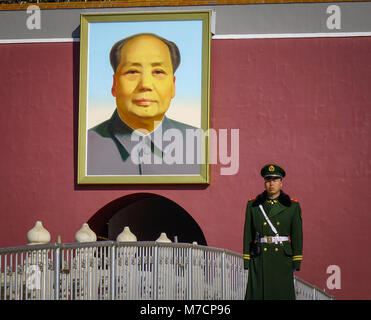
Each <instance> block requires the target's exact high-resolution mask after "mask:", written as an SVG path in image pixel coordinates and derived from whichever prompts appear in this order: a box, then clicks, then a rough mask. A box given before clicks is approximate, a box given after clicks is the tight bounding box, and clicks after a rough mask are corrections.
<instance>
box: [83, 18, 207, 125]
mask: <svg viewBox="0 0 371 320" xmlns="http://www.w3.org/2000/svg"><path fill="white" fill-rule="evenodd" d="M142 32H150V33H155V34H157V35H159V36H161V37H164V38H166V39H168V40H170V41H173V42H175V43H176V45H177V46H178V48H179V50H180V55H181V63H180V66H179V67H178V69H177V71H176V72H175V76H176V82H175V84H176V93H175V97H174V99H173V100H172V102H171V105H170V108H169V110H168V112H167V116H168V117H169V118H172V119H175V120H179V121H182V122H186V123H189V124H191V125H194V126H197V127H200V126H201V73H202V21H201V20H186V21H138V22H136V21H134V22H94V23H92V22H91V23H89V33H88V35H89V40H88V59H89V61H88V85H87V87H88V96H87V97H88V100H87V127H88V128H91V127H92V126H94V125H96V124H98V123H100V122H102V121H104V120H106V119H108V118H109V117H110V116H111V115H112V113H113V111H114V110H115V108H116V104H115V98H114V97H113V96H112V94H111V87H112V76H113V70H112V68H111V65H110V61H109V52H110V50H111V48H112V46H113V45H114V44H115V43H116V42H117V41H119V40H121V39H123V38H126V37H128V36H130V35H133V34H136V33H142Z"/></svg>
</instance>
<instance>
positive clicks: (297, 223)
mask: <svg viewBox="0 0 371 320" xmlns="http://www.w3.org/2000/svg"><path fill="white" fill-rule="evenodd" d="M295 205H296V208H295V213H294V217H293V221H292V225H291V246H292V252H293V257H292V263H293V268H294V269H295V270H297V271H299V270H300V264H301V261H302V260H303V227H302V216H301V208H300V205H299V203H296V204H295Z"/></svg>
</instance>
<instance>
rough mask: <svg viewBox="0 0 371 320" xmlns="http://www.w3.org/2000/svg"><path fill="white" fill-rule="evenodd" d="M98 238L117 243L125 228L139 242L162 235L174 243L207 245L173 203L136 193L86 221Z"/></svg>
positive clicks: (195, 228) (111, 203) (190, 219)
mask: <svg viewBox="0 0 371 320" xmlns="http://www.w3.org/2000/svg"><path fill="white" fill-rule="evenodd" d="M88 223H89V226H90V228H91V229H93V230H94V232H95V233H96V234H97V236H98V239H101V240H105V239H109V240H116V237H117V235H118V234H119V233H120V232H121V231H122V230H123V229H124V227H125V226H128V227H129V228H130V230H131V231H132V232H133V233H134V234H135V235H136V236H137V238H138V241H155V240H156V239H157V238H158V237H159V236H160V234H161V232H165V233H166V235H167V236H168V238H169V239H170V240H171V241H173V242H174V240H175V237H176V238H177V241H178V242H184V243H192V242H193V241H196V242H197V243H198V244H199V245H207V242H206V239H205V237H204V234H203V232H202V230H201V228H200V227H199V225H198V224H197V222H196V221H195V220H194V219H193V218H192V217H191V215H190V214H188V212H187V211H185V210H184V209H183V208H182V207H181V206H179V205H178V204H177V203H175V202H174V201H172V200H170V199H168V198H165V197H163V196H159V195H156V194H152V193H135V194H132V195H128V196H125V197H122V198H119V199H116V200H114V201H112V202H110V203H108V204H107V205H106V206H104V207H103V208H101V209H100V210H99V211H98V212H97V213H96V214H95V215H94V216H93V217H92V218H91V219H90V220H89V221H88Z"/></svg>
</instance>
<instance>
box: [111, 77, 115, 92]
mask: <svg viewBox="0 0 371 320" xmlns="http://www.w3.org/2000/svg"><path fill="white" fill-rule="evenodd" d="M111 93H112V95H113V96H114V97H116V75H113V83H112V88H111Z"/></svg>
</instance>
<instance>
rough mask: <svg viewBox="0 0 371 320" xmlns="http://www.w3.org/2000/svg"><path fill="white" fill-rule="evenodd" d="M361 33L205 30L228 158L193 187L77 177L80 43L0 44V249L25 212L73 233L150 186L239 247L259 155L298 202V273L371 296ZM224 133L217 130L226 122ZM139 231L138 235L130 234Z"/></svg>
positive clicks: (24, 226) (28, 220)
mask: <svg viewBox="0 0 371 320" xmlns="http://www.w3.org/2000/svg"><path fill="white" fill-rule="evenodd" d="M370 56H371V38H369V37H364V38H321V39H266V40H213V42H212V55H211V76H212V81H211V127H212V128H215V129H231V128H236V129H239V130H240V168H239V171H238V173H237V174H236V175H234V176H221V175H220V167H221V166H220V165H212V166H211V183H210V185H209V186H208V187H200V186H184V185H181V186H111V187H108V186H96V187H84V186H78V185H76V154H77V144H76V138H75V135H76V134H77V129H78V128H77V121H78V90H79V83H78V77H79V62H78V61H79V44H78V43H75V44H72V43H49V44H2V45H0V57H1V60H0V98H1V108H2V109H1V110H2V115H1V117H0V145H1V150H2V151H1V157H0V175H1V193H0V247H5V246H16V245H23V244H25V243H26V233H27V231H28V230H29V229H30V228H32V227H33V225H34V223H35V221H36V220H41V221H42V222H43V224H44V226H45V227H46V228H47V229H48V230H49V231H50V233H51V235H52V241H56V240H57V236H58V235H61V237H62V241H63V242H73V241H74V234H75V232H76V231H77V230H78V229H79V228H80V227H81V225H82V223H83V222H86V221H88V220H89V219H90V218H91V217H92V216H93V215H94V214H95V213H96V212H97V211H98V210H99V209H100V208H102V207H103V206H105V205H106V204H107V203H109V202H111V201H113V200H115V199H117V198H119V197H122V196H125V195H128V194H131V193H135V192H152V193H156V194H159V195H162V196H165V197H167V198H169V199H171V200H173V201H175V202H176V203H178V204H179V205H181V206H182V207H183V208H184V209H185V210H186V211H187V212H188V213H190V214H191V215H192V217H193V218H194V219H195V220H196V221H197V222H198V224H199V225H200V227H201V228H202V230H203V232H204V234H205V237H206V240H207V241H208V244H209V245H210V246H215V247H221V248H227V249H230V250H233V251H238V252H241V251H242V232H243V223H244V211H245V206H246V202H247V199H248V198H250V197H253V196H255V195H257V194H258V193H260V192H262V191H263V182H262V179H261V178H260V176H259V171H260V168H261V167H262V165H264V164H265V163H267V162H270V161H273V162H277V163H279V164H281V165H282V166H283V167H284V168H285V169H286V171H287V178H285V181H284V190H285V192H286V193H288V194H289V195H291V196H292V197H293V198H296V199H298V200H299V202H300V204H301V206H302V210H303V223H304V241H305V242H304V261H303V264H302V271H300V272H299V273H298V274H297V275H298V276H299V277H301V278H302V279H304V280H306V281H308V282H310V283H313V284H314V285H316V286H318V287H320V288H321V289H322V288H326V280H327V278H328V277H329V274H327V273H326V269H327V267H328V266H329V265H338V266H339V267H340V268H341V289H339V290H331V291H329V290H327V291H328V292H330V293H331V294H333V295H335V297H336V298H339V299H343V298H346V299H365V298H367V299H370V298H371V290H370V286H369V283H370V282H371V271H370V269H369V265H370V264H371V251H370V250H369V230H371V217H370V216H369V210H368V207H369V205H368V202H369V201H368V191H369V188H368V186H369V183H370V167H371V166H370V159H371V157H370V144H369V140H370V107H371V102H370V101H371V90H370V84H371V60H370ZM228 132H229V133H230V131H228ZM139 240H140V239H139Z"/></svg>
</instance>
